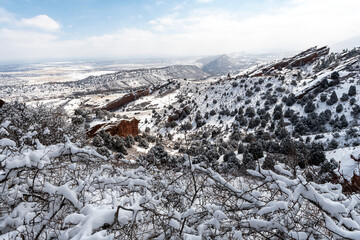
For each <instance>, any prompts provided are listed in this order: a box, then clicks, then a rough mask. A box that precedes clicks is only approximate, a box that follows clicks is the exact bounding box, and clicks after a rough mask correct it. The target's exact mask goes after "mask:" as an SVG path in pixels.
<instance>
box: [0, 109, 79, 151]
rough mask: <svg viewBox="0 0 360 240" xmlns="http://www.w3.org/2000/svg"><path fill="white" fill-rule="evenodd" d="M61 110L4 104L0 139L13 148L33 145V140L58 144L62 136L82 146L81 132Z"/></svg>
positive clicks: (0, 112)
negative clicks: (8, 142)
mask: <svg viewBox="0 0 360 240" xmlns="http://www.w3.org/2000/svg"><path fill="white" fill-rule="evenodd" d="M66 120H67V118H66V116H65V114H64V112H63V110H61V109H51V110H50V109H48V108H46V107H45V106H43V105H40V106H38V107H36V108H32V107H29V106H27V105H26V104H24V103H20V102H13V103H7V104H4V105H3V106H2V108H0V123H3V125H2V126H1V128H0V129H3V130H2V131H0V138H2V137H6V138H9V139H11V140H12V141H15V142H16V145H17V146H23V145H29V144H31V145H36V142H35V139H37V140H39V141H40V143H42V144H44V145H50V144H56V143H60V142H62V141H63V140H64V135H68V136H69V137H70V138H71V139H72V140H75V141H77V142H81V143H84V142H86V137H85V136H84V135H85V130H84V129H83V128H82V127H81V126H80V127H79V126H78V125H73V124H70V123H69V122H68V121H66Z"/></svg>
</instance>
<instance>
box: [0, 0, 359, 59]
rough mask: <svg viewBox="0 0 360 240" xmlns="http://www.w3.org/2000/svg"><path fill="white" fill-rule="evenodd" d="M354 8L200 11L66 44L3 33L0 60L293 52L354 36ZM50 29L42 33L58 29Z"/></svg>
mask: <svg viewBox="0 0 360 240" xmlns="http://www.w3.org/2000/svg"><path fill="white" fill-rule="evenodd" d="M358 9H360V1H358V0H342V1H338V0H317V1H313V0H291V1H289V2H288V3H287V4H285V5H283V6H282V7H281V8H279V9H272V10H271V11H269V12H268V13H266V12H263V13H262V14H257V15H254V14H252V15H250V14H242V13H237V12H233V11H226V10H212V11H209V10H204V9H201V10H193V11H191V12H189V14H188V15H187V16H183V15H180V14H178V15H176V14H173V15H166V16H163V17H159V18H157V19H154V20H152V21H150V22H149V23H148V24H149V29H139V28H132V29H121V30H118V31H117V32H115V33H111V34H104V35H101V36H93V37H89V38H86V39H73V40H67V41H64V40H60V39H59V38H58V33H56V32H52V33H44V32H40V33H39V32H36V31H34V30H33V31H25V30H23V29H15V30H14V29H13V30H9V29H6V30H4V29H3V30H1V31H0V46H9V47H7V48H0V56H9V58H13V59H24V58H26V57H28V58H41V57H49V58H74V57H77V58H100V57H101V58H103V57H106V58H121V57H124V58H129V57H162V56H186V55H188V56H189V55H210V54H220V53H227V52H239V51H248V52H269V51H290V50H291V51H293V50H296V51H297V50H303V49H305V48H308V47H311V46H314V45H325V44H331V43H333V42H338V41H341V40H343V39H346V38H350V37H352V36H355V35H359V34H360V29H359V28H358V25H357V24H355V23H359V22H360V15H359V14H358ZM249 15H250V16H251V17H246V18H245V17H244V16H249ZM54 26H55V25H54ZM54 26H53V27H50V28H47V29H48V30H50V29H53V30H55V29H59V26H58V27H54ZM43 29H44V28H43ZM359 44H360V43H359Z"/></svg>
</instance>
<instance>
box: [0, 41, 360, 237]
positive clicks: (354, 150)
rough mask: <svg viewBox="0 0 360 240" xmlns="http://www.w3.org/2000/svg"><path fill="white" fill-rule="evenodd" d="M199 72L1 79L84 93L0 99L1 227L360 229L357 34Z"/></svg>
mask: <svg viewBox="0 0 360 240" xmlns="http://www.w3.org/2000/svg"><path fill="white" fill-rule="evenodd" d="M206 76H207V74H205V73H204V72H202V71H201V70H200V69H199V68H197V67H194V66H171V67H166V68H156V69H140V70H129V71H120V72H118V73H115V74H107V75H103V76H98V77H88V78H86V79H83V80H81V81H76V82H69V83H66V84H67V85H66V84H65V83H56V84H48V85H46V84H45V85H38V86H42V87H40V88H37V87H35V86H33V85H31V86H26V87H25V88H19V89H18V88H16V87H13V86H10V85H9V86H7V88H6V89H7V90H6V91H9V94H11V96H12V97H13V98H15V97H18V96H20V95H21V94H23V93H24V92H26V93H29V94H30V92H31V91H32V93H31V94H33V95H34V94H36V93H37V92H38V91H39V90H44V91H49V94H50V95H51V94H53V93H55V92H56V91H57V92H56V93H58V92H61V91H62V92H63V93H64V94H65V92H66V91H71V94H72V95H74V96H81V94H90V93H91V96H92V98H88V99H85V98H84V97H82V96H81V97H79V98H76V99H65V98H66V97H65V96H63V97H59V96H58V97H59V98H58V99H56V100H52V101H49V106H52V107H51V109H49V108H47V107H46V106H43V105H42V106H36V105H33V107H31V106H29V105H27V104H25V103H21V102H18V101H16V102H2V101H1V102H0V163H1V169H0V189H1V190H0V210H1V211H0V239H49V240H50V239H95V240H98V239H99V240H100V239H101V240H105V239H106V240H108V239H109V240H112V239H129V240H130V239H159V240H160V239H161V240H163V239H164V240H165V239H354V240H355V239H359V238H360V210H359V209H360V200H359V199H360V195H359V194H360V171H359V169H360V167H359V166H360V165H359V163H360V140H359V136H360V129H359V128H360V127H359V123H358V117H359V114H360V48H356V49H352V50H349V51H343V52H340V53H330V51H329V49H328V48H327V47H322V48H317V47H314V48H310V49H308V50H306V51H304V52H301V53H299V54H297V55H295V56H293V57H289V58H284V59H282V60H277V61H273V62H269V63H266V64H261V65H259V64H257V65H255V66H253V67H251V68H248V69H246V70H242V71H241V73H239V74H238V75H237V76H227V74H225V75H224V76H221V77H208V78H206V79H203V78H204V77H206ZM168 79H174V80H176V81H167V80H168ZM164 80H166V81H165V82H164ZM159 83H162V84H160V85H158V84H159ZM151 85H157V86H155V87H152V88H149V86H151ZM50 86H51V87H50ZM143 86H146V88H144V89H140V90H137V89H138V88H139V87H143ZM24 89H26V91H25V90H24ZM118 89H122V91H124V92H125V91H126V90H129V91H130V92H127V93H126V95H125V96H123V95H122V93H120V92H117V91H118ZM3 90H4V89H3ZM134 90H135V91H134ZM75 91H77V93H76V92H75ZM111 91H115V92H116V94H117V95H116V97H115V96H113V95H112V94H113V93H112V92H111ZM74 92H75V94H74ZM98 93H101V95H99V94H98ZM50 95H49V96H50ZM43 96H44V95H43ZM87 96H90V95H87ZM9 98H10V97H9ZM10 99H11V98H10ZM110 99H111V101H110ZM112 100H113V101H112ZM125 100H126V101H125ZM63 101H65V103H64V104H63ZM50 102H51V103H50ZM59 103H60V105H59ZM113 103H121V104H118V105H117V107H116V108H108V109H109V110H111V111H113V112H109V111H106V110H105V109H106V106H109V104H110V105H111V104H113ZM70 104H71V108H72V111H65V110H66V105H70ZM55 106H57V107H55ZM67 107H69V106H67ZM133 117H135V118H136V119H133Z"/></svg>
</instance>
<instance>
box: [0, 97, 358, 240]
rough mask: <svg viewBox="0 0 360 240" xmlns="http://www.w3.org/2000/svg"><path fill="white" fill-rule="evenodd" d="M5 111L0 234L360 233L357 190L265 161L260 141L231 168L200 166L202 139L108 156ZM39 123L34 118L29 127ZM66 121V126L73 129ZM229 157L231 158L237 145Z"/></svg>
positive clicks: (120, 236) (220, 236)
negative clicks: (138, 154)
mask: <svg viewBox="0 0 360 240" xmlns="http://www.w3.org/2000/svg"><path fill="white" fill-rule="evenodd" d="M17 106H18V105H17V103H15V104H9V106H5V107H6V108H5V109H10V108H11V107H15V109H17V108H18V107H17ZM14 111H15V110H8V111H7V112H4V115H2V116H5V115H6V113H10V112H14ZM16 111H17V110H16ZM16 111H15V112H16ZM33 111H35V112H36V111H37V110H36V109H29V108H26V113H29V114H31V112H33ZM41 111H42V113H43V114H44V115H43V116H44V117H45V116H49V118H52V117H54V116H52V117H51V113H49V111H48V110H46V109H45V108H43V109H42V110H41ZM11 116H12V115H11V114H8V115H7V117H3V118H2V121H1V122H0V124H1V130H0V131H1V134H2V135H1V140H0V162H1V170H0V189H1V190H0V234H1V235H0V238H1V239H264V238H272V239H319V238H335V239H336V238H338V239H358V238H359V237H360V215H359V213H360V211H359V207H360V205H359V203H360V201H359V199H358V198H357V197H356V196H355V195H353V196H350V197H348V196H345V195H344V194H343V193H342V190H341V185H335V184H331V183H325V184H317V183H314V182H310V181H308V180H306V178H305V177H303V175H304V172H303V170H301V169H300V168H298V167H296V166H295V168H290V167H289V166H288V165H285V164H282V163H278V161H276V162H273V163H272V164H270V165H271V167H270V168H269V169H271V170H265V168H266V167H264V168H262V167H260V166H267V165H269V164H268V163H267V164H265V163H266V161H268V160H266V156H264V153H263V151H262V146H261V145H260V143H256V142H254V143H252V144H250V145H249V146H248V148H246V149H245V152H246V151H248V152H249V153H248V154H251V155H252V157H253V160H254V161H253V169H252V170H247V171H246V174H247V175H240V176H234V175H231V174H229V173H221V174H219V173H218V172H216V171H215V170H213V169H212V168H211V166H206V165H204V164H203V161H200V160H199V159H198V158H199V157H201V156H202V154H201V153H202V151H201V150H199V148H196V149H195V148H194V149H193V150H190V152H191V151H194V152H198V153H200V154H198V155H197V154H195V153H194V154H193V155H194V156H188V155H187V154H184V155H183V156H179V157H171V156H169V154H168V153H167V152H166V151H165V150H164V147H163V146H162V145H160V144H157V145H155V146H154V147H152V148H151V149H150V150H149V153H148V154H147V155H145V156H144V158H143V160H142V161H141V160H139V161H138V162H134V161H129V160H126V159H113V158H112V157H111V155H110V157H109V158H107V157H105V156H102V155H100V154H99V153H98V152H97V151H95V148H93V147H89V146H82V145H81V144H80V143H77V142H76V141H75V140H76V139H75V138H74V137H73V136H70V135H68V136H66V134H69V132H63V131H61V133H62V135H61V136H60V133H59V135H55V136H58V137H56V138H54V139H53V140H51V142H46V140H48V139H42V135H41V134H39V135H37V134H33V135H29V133H28V132H29V127H28V126H27V125H20V124H18V125H16V124H15V122H14V121H15V120H16V121H24V120H25V119H27V117H28V115H27V114H23V115H21V114H20V115H19V114H18V115H16V117H11ZM14 116H15V114H14ZM54 120H55V119H54ZM41 122H43V120H42V118H39V122H37V120H35V119H32V125H34V126H36V125H37V124H40V123H41ZM67 122H68V121H64V122H62V123H63V124H64V128H65V127H66V128H68V129H71V126H70V125H67V124H69V123H67ZM47 124H51V123H50V122H49V123H47ZM51 129H53V127H52V128H51ZM49 131H51V130H50V128H49ZM59 131H60V130H59ZM15 133H16V134H15ZM65 133H66V134H65ZM14 136H16V137H17V139H14ZM24 136H27V139H28V141H22V140H21V139H24V138H23V137H24ZM237 137H238V136H235V134H234V136H233V138H234V139H237ZM42 141H44V142H42ZM48 141H49V140H48ZM129 141H131V139H130V140H129ZM125 144H126V143H125ZM227 144H230V145H231V143H227ZM239 146H241V145H240V144H239V145H236V146H235V145H234V146H232V148H234V149H236V148H240V147H239ZM229 148H230V147H229ZM211 149H212V148H211V147H210V149H209V151H208V150H205V151H203V152H211ZM213 154H215V153H213ZM196 155H197V156H196ZM211 156H212V155H211V154H210V153H209V156H208V158H209V159H210V158H211ZM215 158H216V157H215ZM226 160H227V162H228V163H230V162H232V161H234V154H228V155H227V157H226ZM145 161H147V163H145ZM165 166H167V167H165ZM330 168H331V166H330ZM324 169H325V167H324Z"/></svg>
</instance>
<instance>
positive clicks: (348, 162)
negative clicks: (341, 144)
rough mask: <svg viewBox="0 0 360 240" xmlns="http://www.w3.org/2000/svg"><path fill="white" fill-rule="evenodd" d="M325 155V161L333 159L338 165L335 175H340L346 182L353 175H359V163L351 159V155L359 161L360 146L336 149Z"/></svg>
mask: <svg viewBox="0 0 360 240" xmlns="http://www.w3.org/2000/svg"><path fill="white" fill-rule="evenodd" d="M325 154H326V158H327V159H331V158H333V159H335V161H336V162H338V163H339V165H340V166H339V170H335V173H337V174H339V175H342V176H343V177H344V178H345V179H347V180H351V178H352V176H354V174H356V175H360V167H359V164H360V162H357V161H355V160H354V159H352V158H351V155H352V156H353V157H355V158H356V159H360V146H358V147H345V148H338V149H335V150H332V151H327V152H326V153H325Z"/></svg>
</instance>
